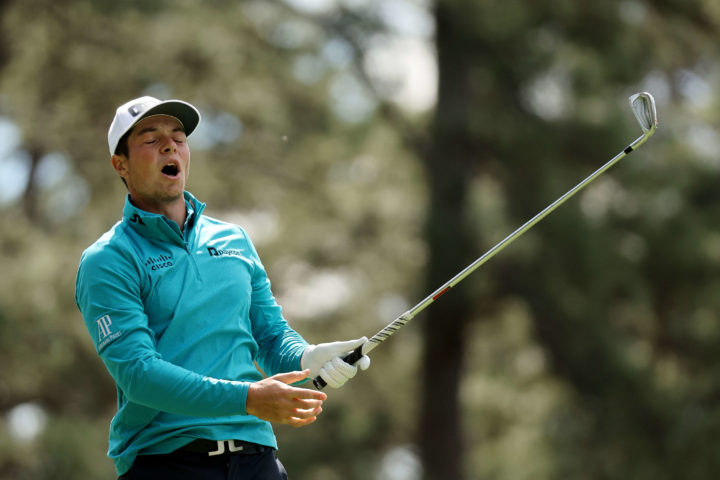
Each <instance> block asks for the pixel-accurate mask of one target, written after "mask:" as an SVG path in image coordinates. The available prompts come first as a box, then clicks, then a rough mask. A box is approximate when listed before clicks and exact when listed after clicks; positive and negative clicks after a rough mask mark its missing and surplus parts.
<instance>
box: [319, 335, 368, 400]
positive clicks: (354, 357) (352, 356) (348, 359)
mask: <svg viewBox="0 0 720 480" xmlns="http://www.w3.org/2000/svg"><path fill="white" fill-rule="evenodd" d="M362 347H363V346H362V345H360V346H359V347H357V348H356V349H355V350H353V351H352V352H350V353H348V354H347V355H345V356H344V357H343V358H342V360H343V362H345V363H347V364H349V365H355V364H356V363H357V361H358V360H360V359H361V358H362V356H363V353H362ZM313 385H315V388H317V389H318V390H322V389H323V388H325V387H326V386H327V382H325V380H323V378H322V377H321V376H320V375H318V376H317V377H315V378H314V379H313Z"/></svg>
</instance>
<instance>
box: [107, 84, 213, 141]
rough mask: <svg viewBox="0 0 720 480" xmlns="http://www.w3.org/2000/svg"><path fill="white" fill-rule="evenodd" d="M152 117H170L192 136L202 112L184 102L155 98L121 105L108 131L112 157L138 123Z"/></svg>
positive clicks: (145, 98) (136, 100)
mask: <svg viewBox="0 0 720 480" xmlns="http://www.w3.org/2000/svg"><path fill="white" fill-rule="evenodd" d="M151 115H170V116H171V117H175V118H177V119H178V120H180V123H182V125H183V127H185V135H190V134H191V133H192V131H193V130H195V127H197V125H198V123H200V112H199V111H198V109H197V108H195V107H193V106H192V105H190V104H189V103H187V102H183V101H182V100H158V99H157V98H154V97H140V98H136V99H134V100H130V101H129V102H127V103H125V104H123V105H120V106H119V107H118V109H117V111H116V112H115V118H113V121H112V123H111V124H110V129H109V130H108V146H109V147H110V155H113V154H114V153H115V149H116V148H117V144H118V142H120V139H121V138H122V136H123V135H125V134H126V133H127V132H128V131H130V129H131V128H132V127H133V125H135V124H136V123H137V122H139V121H140V120H142V119H143V118H147V117H149V116H151Z"/></svg>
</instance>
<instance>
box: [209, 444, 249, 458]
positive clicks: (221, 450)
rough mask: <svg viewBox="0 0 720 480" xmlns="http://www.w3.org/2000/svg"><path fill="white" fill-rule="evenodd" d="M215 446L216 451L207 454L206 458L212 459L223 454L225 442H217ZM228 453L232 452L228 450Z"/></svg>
mask: <svg viewBox="0 0 720 480" xmlns="http://www.w3.org/2000/svg"><path fill="white" fill-rule="evenodd" d="M217 445H218V448H217V450H214V451H212V452H208V457H212V456H214V455H222V454H223V453H225V440H218V441H217ZM233 446H235V444H234V443H233ZM241 448H242V447H241ZM230 451H231V452H232V450H230Z"/></svg>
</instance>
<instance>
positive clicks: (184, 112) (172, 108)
mask: <svg viewBox="0 0 720 480" xmlns="http://www.w3.org/2000/svg"><path fill="white" fill-rule="evenodd" d="M153 115H169V116H171V117H175V118H177V119H178V120H180V123H182V124H183V127H184V128H185V135H190V134H191V133H192V132H193V130H195V127H197V126H198V123H200V112H198V111H197V109H196V108H195V107H193V106H192V105H190V104H189V103H187V102H183V101H182V100H165V101H164V102H162V103H159V104H157V105H155V106H154V107H152V108H150V109H149V110H148V111H147V112H145V113H143V114H142V115H141V116H140V117H138V119H137V120H136V121H135V122H133V126H134V125H135V124H137V122H139V121H140V120H142V119H143V118H147V117H150V116H153ZM131 128H132V127H131Z"/></svg>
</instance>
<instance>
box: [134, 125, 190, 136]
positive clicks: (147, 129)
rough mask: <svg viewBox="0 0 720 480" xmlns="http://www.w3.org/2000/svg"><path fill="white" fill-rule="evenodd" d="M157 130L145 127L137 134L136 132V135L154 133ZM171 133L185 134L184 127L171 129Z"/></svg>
mask: <svg viewBox="0 0 720 480" xmlns="http://www.w3.org/2000/svg"><path fill="white" fill-rule="evenodd" d="M157 130H158V128H157V127H145V128H143V129H142V130H140V131H139V132H137V135H138V136H140V135H142V134H144V133H150V132H156V131H157ZM172 131H173V132H183V133H185V127H182V126H177V127H175V128H173V129H172Z"/></svg>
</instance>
